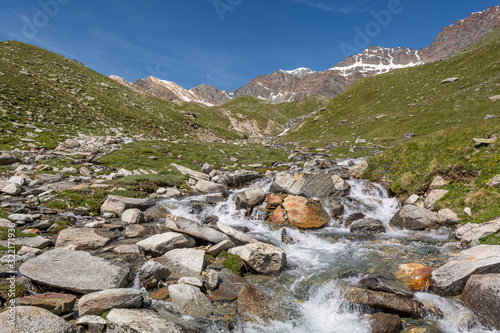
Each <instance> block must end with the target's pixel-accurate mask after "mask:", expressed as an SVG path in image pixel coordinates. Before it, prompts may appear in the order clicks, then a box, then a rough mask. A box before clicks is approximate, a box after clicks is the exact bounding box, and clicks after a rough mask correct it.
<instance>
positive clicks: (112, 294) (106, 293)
mask: <svg viewBox="0 0 500 333" xmlns="http://www.w3.org/2000/svg"><path fill="white" fill-rule="evenodd" d="M142 301H143V296H142V292H141V291H140V290H138V289H132V288H121V289H107V290H102V291H97V292H94V293H90V294H87V295H84V296H83V297H82V298H80V300H79V301H78V314H79V315H80V316H90V315H94V316H100V315H102V314H103V313H104V312H106V311H109V310H111V309H115V308H118V309H120V308H139V307H141V305H142Z"/></svg>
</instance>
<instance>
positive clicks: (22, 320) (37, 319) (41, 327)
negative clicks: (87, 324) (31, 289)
mask: <svg viewBox="0 0 500 333" xmlns="http://www.w3.org/2000/svg"><path fill="white" fill-rule="evenodd" d="M10 320H11V319H10V317H9V311H5V312H3V313H1V314H0V327H1V328H2V333H21V332H23V333H24V332H30V333H47V332H57V333H75V332H76V330H75V327H74V326H73V325H70V324H68V323H67V322H66V321H65V320H64V319H62V318H61V317H59V316H57V315H55V314H53V313H52V312H50V311H48V310H45V309H42V308H39V307H34V306H19V307H16V315H15V317H14V325H12V324H11V323H10Z"/></svg>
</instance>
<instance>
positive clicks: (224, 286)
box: [219, 268, 247, 294]
mask: <svg viewBox="0 0 500 333" xmlns="http://www.w3.org/2000/svg"><path fill="white" fill-rule="evenodd" d="M219 279H220V281H221V282H220V285H219V289H220V290H225V291H230V292H232V293H236V294H239V293H240V292H241V290H242V289H243V287H244V286H245V284H247V281H246V280H245V278H244V277H242V276H240V275H238V274H236V273H234V272H232V271H231V270H229V269H227V268H223V269H222V270H221V271H220V272H219Z"/></svg>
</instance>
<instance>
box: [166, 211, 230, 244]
mask: <svg viewBox="0 0 500 333" xmlns="http://www.w3.org/2000/svg"><path fill="white" fill-rule="evenodd" d="M165 227H166V228H167V229H169V230H172V231H177V232H182V233H184V234H188V235H189V236H191V237H194V238H199V239H203V240H206V241H208V242H211V243H213V244H217V243H220V242H222V241H223V240H229V237H228V236H226V235H225V234H223V233H222V232H220V231H217V230H215V229H212V228H210V227H207V226H205V225H202V224H200V223H198V222H195V221H192V220H189V219H186V218H184V217H180V216H175V215H167V216H166V220H165Z"/></svg>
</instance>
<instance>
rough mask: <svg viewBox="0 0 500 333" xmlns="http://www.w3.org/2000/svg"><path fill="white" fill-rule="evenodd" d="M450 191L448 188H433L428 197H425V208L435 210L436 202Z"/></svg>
mask: <svg viewBox="0 0 500 333" xmlns="http://www.w3.org/2000/svg"><path fill="white" fill-rule="evenodd" d="M449 192H450V191H448V190H432V191H431V192H430V193H429V195H428V196H427V198H425V202H424V208H427V209H430V210H433V209H434V207H435V205H436V203H437V202H438V201H439V200H441V199H442V198H443V197H444V196H445V195H447V194H448V193H449Z"/></svg>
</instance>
